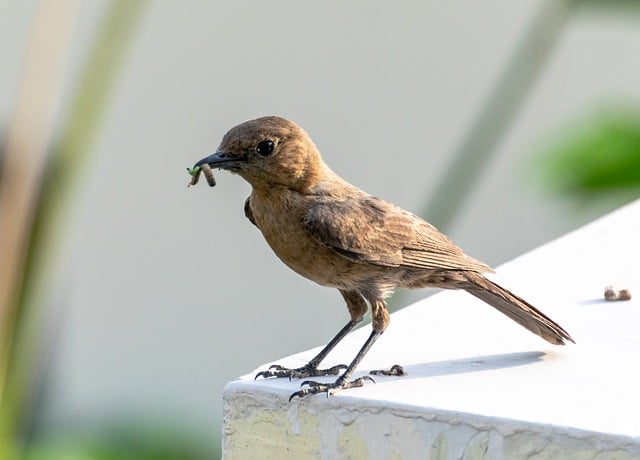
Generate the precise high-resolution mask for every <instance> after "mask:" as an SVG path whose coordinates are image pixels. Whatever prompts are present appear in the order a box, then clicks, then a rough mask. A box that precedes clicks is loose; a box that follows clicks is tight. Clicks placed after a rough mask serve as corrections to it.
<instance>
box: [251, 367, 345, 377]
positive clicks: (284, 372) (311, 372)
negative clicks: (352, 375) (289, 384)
mask: <svg viewBox="0 0 640 460" xmlns="http://www.w3.org/2000/svg"><path fill="white" fill-rule="evenodd" d="M346 368H347V366H346V365H344V364H338V365H337V366H333V367H330V368H328V369H318V368H317V367H314V366H310V365H309V364H306V365H304V366H302V367H298V368H297V369H289V368H288V367H284V366H281V365H280V364H273V365H271V366H269V369H267V370H266V371H261V372H258V373H257V374H256V376H255V377H254V379H253V380H257V379H258V377H263V378H265V379H266V378H269V377H276V378H282V377H288V378H289V380H291V379H294V378H296V379H302V378H305V377H321V376H324V375H338V374H339V373H340V371H343V370H345V369H346Z"/></svg>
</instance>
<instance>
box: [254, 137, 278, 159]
mask: <svg viewBox="0 0 640 460" xmlns="http://www.w3.org/2000/svg"><path fill="white" fill-rule="evenodd" d="M274 146H275V144H274V143H273V141H269V140H266V141H261V142H259V143H258V145H257V147H256V152H257V153H258V155H261V156H263V157H266V156H269V155H271V152H273V147H274Z"/></svg>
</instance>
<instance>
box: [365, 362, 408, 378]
mask: <svg viewBox="0 0 640 460" xmlns="http://www.w3.org/2000/svg"><path fill="white" fill-rule="evenodd" d="M369 374H372V375H389V376H394V377H404V376H405V375H407V373H406V372H405V370H404V369H403V367H402V366H401V365H400V364H394V365H393V366H391V369H382V370H376V371H371V372H369Z"/></svg>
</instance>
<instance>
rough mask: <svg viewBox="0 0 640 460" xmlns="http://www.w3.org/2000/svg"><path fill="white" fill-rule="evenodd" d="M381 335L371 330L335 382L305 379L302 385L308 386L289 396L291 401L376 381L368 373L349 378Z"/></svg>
mask: <svg viewBox="0 0 640 460" xmlns="http://www.w3.org/2000/svg"><path fill="white" fill-rule="evenodd" d="M381 335H382V332H377V331H375V330H374V331H372V332H371V335H369V338H368V339H367V341H366V342H365V343H364V345H363V346H362V348H360V351H358V354H357V355H356V357H355V358H354V359H353V361H351V364H349V367H347V369H346V370H345V371H344V373H343V374H342V375H341V376H340V377H338V378H337V379H336V381H335V382H333V383H321V382H315V381H312V380H305V381H304V382H302V384H301V386H304V385H307V388H303V389H302V390H299V391H296V392H295V393H293V394H292V395H291V396H290V397H289V401H291V400H292V399H293V398H295V397H296V396H298V397H300V398H302V397H304V396H307V395H314V394H317V393H327V397H329V396H331V395H332V394H334V393H336V392H338V391H340V390H346V389H348V388H358V387H361V386H363V385H364V383H365V381H367V380H369V381H370V382H373V383H375V380H373V377H369V376H368V375H365V376H363V377H359V378H357V379H355V380H349V378H351V375H353V372H354V371H355V370H356V367H357V366H358V364H360V361H362V358H364V355H366V354H367V352H368V351H369V349H370V348H371V346H372V345H373V343H374V342H375V341H376V340H377V339H378V337H380V336H381Z"/></svg>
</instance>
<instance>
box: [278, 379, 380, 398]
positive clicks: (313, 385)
mask: <svg viewBox="0 0 640 460" xmlns="http://www.w3.org/2000/svg"><path fill="white" fill-rule="evenodd" d="M366 381H369V382H373V383H376V381H375V380H374V379H373V377H370V376H368V375H364V376H362V377H359V378H357V379H355V380H351V381H344V380H342V379H341V378H339V379H338V380H336V381H335V382H333V383H320V382H316V381H313V380H305V381H304V382H302V383H301V384H300V386H301V387H303V386H305V385H306V386H307V388H303V389H301V390H299V391H296V392H295V393H292V394H291V396H289V402H291V400H292V399H293V398H295V397H296V396H297V397H299V398H304V397H305V396H307V395H315V394H318V393H326V394H327V398H328V397H329V396H331V395H333V394H335V393H337V392H338V391H340V390H346V389H349V388H359V387H361V386H364V384H365V382H366Z"/></svg>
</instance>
